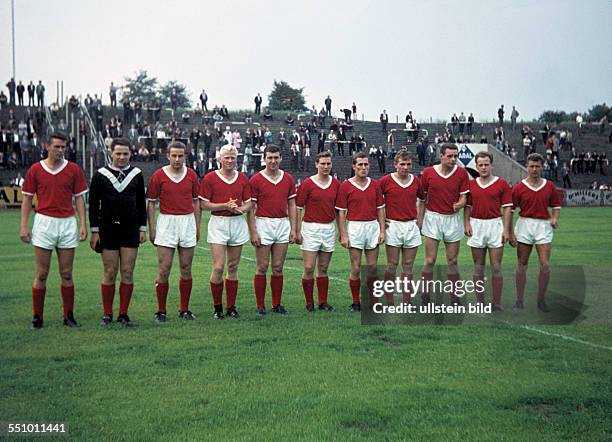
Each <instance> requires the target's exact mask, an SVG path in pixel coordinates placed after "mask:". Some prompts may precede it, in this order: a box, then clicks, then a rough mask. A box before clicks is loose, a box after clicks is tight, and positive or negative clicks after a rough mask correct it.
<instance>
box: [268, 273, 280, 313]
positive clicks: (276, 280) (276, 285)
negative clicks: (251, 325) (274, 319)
mask: <svg viewBox="0 0 612 442" xmlns="http://www.w3.org/2000/svg"><path fill="white" fill-rule="evenodd" d="M270 289H271V290H272V307H276V306H277V305H280V304H281V301H282V298H283V275H270Z"/></svg>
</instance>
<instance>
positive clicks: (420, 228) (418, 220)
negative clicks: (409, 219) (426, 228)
mask: <svg viewBox="0 0 612 442" xmlns="http://www.w3.org/2000/svg"><path fill="white" fill-rule="evenodd" d="M416 225H417V227H418V228H419V232H420V231H422V230H423V219H422V218H421V219H417V222H416Z"/></svg>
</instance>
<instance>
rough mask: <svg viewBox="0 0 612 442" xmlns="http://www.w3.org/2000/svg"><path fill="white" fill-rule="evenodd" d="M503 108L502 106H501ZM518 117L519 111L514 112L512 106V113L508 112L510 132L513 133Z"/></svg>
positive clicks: (514, 109)
mask: <svg viewBox="0 0 612 442" xmlns="http://www.w3.org/2000/svg"><path fill="white" fill-rule="evenodd" d="M502 108H503V105H502ZM518 117H519V111H517V110H516V108H515V107H514V106H512V112H510V124H511V126H510V128H511V129H512V131H514V128H515V127H516V119H517V118H518Z"/></svg>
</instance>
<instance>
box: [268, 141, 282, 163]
mask: <svg viewBox="0 0 612 442" xmlns="http://www.w3.org/2000/svg"><path fill="white" fill-rule="evenodd" d="M269 153H278V154H279V155H280V156H281V157H282V156H283V154H282V153H281V150H280V148H279V147H278V146H276V145H274V144H268V145H267V146H266V148H265V149H264V153H263V157H264V160H265V159H266V155H267V154H269Z"/></svg>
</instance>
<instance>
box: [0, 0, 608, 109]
mask: <svg viewBox="0 0 612 442" xmlns="http://www.w3.org/2000/svg"><path fill="white" fill-rule="evenodd" d="M611 19H612V1H611V0H587V1H584V2H578V1H567V0H560V1H548V0H545V1H537V0H533V1H526V0H515V1H511V0H490V1H470V0H463V1H445V0H432V1H425V0H420V1H413V0H403V1H402V0H398V1H385V0H377V1H373V0H372V1H370V0H351V1H334V0H328V1H320V0H310V1H305V2H300V3H293V2H288V1H277V0H258V1H236V0H222V1H219V0H215V1H210V0H194V1H187V0H184V1H180V0H176V1H153V0H148V1H126V0H122V1H118V0H105V1H101V2H96V1H76V0H75V1H70V0H53V1H43V0H38V1H36V0H15V27H16V73H17V80H20V79H21V80H25V81H24V83H26V82H27V81H29V80H34V81H35V82H36V81H37V80H39V79H41V80H42V81H43V82H44V83H45V84H46V85H47V91H48V93H51V95H52V97H55V89H56V88H55V84H56V81H57V80H64V91H65V94H72V93H75V94H77V95H78V94H83V95H84V94H85V93H86V92H91V93H94V92H96V93H104V100H105V102H107V101H108V85H109V83H110V82H111V81H114V82H115V84H120V83H121V82H122V81H123V79H124V77H125V76H133V74H134V73H135V72H136V71H137V70H138V69H141V68H142V69H146V70H147V71H148V72H149V74H150V75H152V76H155V77H157V78H158V79H159V80H160V81H161V82H166V81H168V80H177V81H179V82H180V83H183V84H185V85H186V86H187V88H188V90H189V92H190V93H191V95H192V98H193V99H194V100H195V99H196V97H197V96H198V95H199V93H200V91H201V89H202V88H206V91H207V92H208V96H209V105H210V104H212V105H214V104H225V105H226V106H228V107H229V108H230V109H237V108H246V107H251V106H252V104H253V97H254V95H255V94H256V93H257V92H261V94H262V96H264V104H265V102H267V99H266V98H267V95H268V94H269V92H270V90H271V88H272V84H273V81H274V80H275V79H276V80H284V81H287V82H288V83H289V84H290V85H291V86H293V87H304V93H305V96H306V100H307V104H308V106H309V107H310V106H312V105H313V104H315V105H316V106H317V108H320V107H321V106H322V104H323V100H324V98H325V97H326V96H327V95H328V94H330V95H331V97H332V99H333V107H334V110H336V111H337V110H338V109H339V108H340V107H345V106H350V105H351V104H352V102H353V101H355V102H356V104H357V108H358V113H359V114H360V115H361V114H362V113H364V114H365V116H366V118H368V119H378V114H379V113H380V112H381V111H382V109H386V110H387V112H388V113H389V114H390V115H391V117H392V119H393V120H394V116H395V115H396V114H399V115H400V118H402V116H403V115H405V114H406V113H407V112H408V110H412V111H413V114H414V115H415V116H416V117H417V118H419V119H421V120H429V118H430V117H433V118H434V119H437V118H443V119H447V118H448V117H449V116H450V115H451V114H452V112H457V113H459V112H460V111H464V112H465V113H466V114H468V113H469V112H474V115H475V117H476V119H477V120H483V119H487V120H488V119H492V118H494V117H495V116H496V112H497V108H498V107H499V105H500V104H502V103H503V104H505V107H506V108H507V109H508V110H510V109H511V108H512V105H516V107H517V109H518V110H519V112H520V113H521V118H533V117H537V116H538V115H539V113H540V112H541V111H542V110H544V109H551V108H552V109H561V110H566V111H574V110H578V111H585V110H587V109H588V108H590V107H591V106H592V105H593V104H596V103H601V102H604V101H606V102H607V103H608V104H610V102H611V101H612V25H611ZM606 29H607V31H606ZM0 71H1V73H0V74H1V79H2V85H4V84H5V83H6V81H8V79H9V78H10V77H11V75H12V50H11V1H10V0H0ZM3 87H4V86H3ZM5 93H6V88H5Z"/></svg>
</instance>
